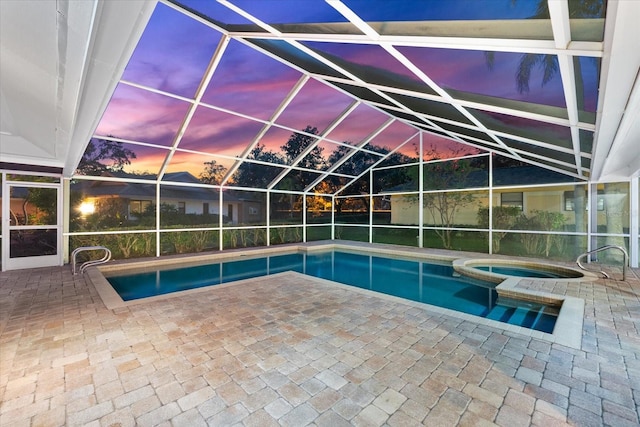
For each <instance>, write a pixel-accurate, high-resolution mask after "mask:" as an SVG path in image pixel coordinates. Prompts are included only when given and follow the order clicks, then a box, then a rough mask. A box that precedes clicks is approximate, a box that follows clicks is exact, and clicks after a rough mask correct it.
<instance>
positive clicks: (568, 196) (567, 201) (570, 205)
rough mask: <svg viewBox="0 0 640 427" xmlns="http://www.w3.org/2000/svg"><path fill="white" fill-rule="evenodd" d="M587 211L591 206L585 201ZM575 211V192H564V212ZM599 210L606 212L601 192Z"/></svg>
mask: <svg viewBox="0 0 640 427" xmlns="http://www.w3.org/2000/svg"><path fill="white" fill-rule="evenodd" d="M584 203H585V210H589V205H588V204H587V201H586V199H585V202H584ZM574 209H575V200H574V193H573V191H565V192H564V210H565V211H573V210H574ZM598 210H599V211H603V210H604V197H603V195H602V192H601V191H598Z"/></svg>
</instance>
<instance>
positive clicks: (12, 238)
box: [2, 181, 62, 271]
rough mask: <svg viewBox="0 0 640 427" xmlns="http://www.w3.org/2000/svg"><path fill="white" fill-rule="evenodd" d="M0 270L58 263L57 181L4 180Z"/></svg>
mask: <svg viewBox="0 0 640 427" xmlns="http://www.w3.org/2000/svg"><path fill="white" fill-rule="evenodd" d="M2 190H3V191H2V194H3V195H4V197H3V198H2V219H3V221H2V236H3V238H2V270H3V271H6V270H17V269H21V268H37V267H50V266H54V265H62V227H61V225H60V223H61V219H60V218H61V216H62V215H61V212H60V211H61V209H60V206H61V205H62V203H61V199H60V198H61V186H60V184H59V183H42V182H26V181H14V182H11V181H4V182H3V189H2Z"/></svg>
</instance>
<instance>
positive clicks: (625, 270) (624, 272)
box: [576, 245, 629, 280]
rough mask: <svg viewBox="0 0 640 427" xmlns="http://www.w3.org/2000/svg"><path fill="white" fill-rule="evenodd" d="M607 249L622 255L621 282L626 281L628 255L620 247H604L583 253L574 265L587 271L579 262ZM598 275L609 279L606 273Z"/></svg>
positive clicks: (602, 272)
mask: <svg viewBox="0 0 640 427" xmlns="http://www.w3.org/2000/svg"><path fill="white" fill-rule="evenodd" d="M608 249H617V250H619V251H621V252H622V254H623V255H624V261H623V263H622V280H627V265H629V254H628V253H627V251H626V249H625V248H623V247H622V246H616V245H606V246H602V247H600V248H598V249H594V250H592V251H589V252H585V253H583V254H582V255H580V256H579V257H578V259H577V260H576V264H578V267H580V268H581V269H583V270H585V271H587V269H586V268H585V267H584V266H583V265H582V263H581V262H580V260H581V259H582V258H584V257H586V256H589V255H591V254H595V253H598V252H602V251H605V250H608ZM600 273H601V274H602V275H603V276H604V277H606V278H607V279H609V278H610V277H609V275H608V274H607V273H605V272H604V271H600Z"/></svg>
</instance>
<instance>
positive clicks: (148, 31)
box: [0, 0, 640, 269]
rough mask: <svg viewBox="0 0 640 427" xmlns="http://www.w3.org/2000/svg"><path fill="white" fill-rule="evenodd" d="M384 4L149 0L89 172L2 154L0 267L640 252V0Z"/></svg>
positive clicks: (87, 160) (92, 146) (99, 124)
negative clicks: (107, 252) (178, 258)
mask: <svg viewBox="0 0 640 427" xmlns="http://www.w3.org/2000/svg"><path fill="white" fill-rule="evenodd" d="M375 3H376V4H375V7H373V6H372V2H371V1H368V0H342V1H339V0H326V1H325V0H313V1H304V2H302V1H293V0H292V1H287V0H279V1H274V2H256V1H249V0H219V1H207V2H205V1H198V0H182V1H173V0H171V1H169V0H166V1H159V2H157V3H156V2H151V4H148V5H146V6H144V7H143V8H142V10H141V12H140V16H142V17H144V18H143V21H144V22H143V23H142V24H144V25H142V24H141V23H140V22H138V23H137V24H136V25H138V27H136V28H137V30H138V33H139V34H138V35H139V37H136V38H135V41H136V43H133V44H131V45H130V46H129V50H128V51H127V52H128V53H127V54H125V53H122V55H126V58H127V61H126V62H124V63H123V64H126V66H124V67H123V68H122V69H121V70H119V73H117V75H118V77H119V78H118V79H115V80H113V83H112V84H111V85H110V90H111V91H110V92H109V96H108V97H107V99H105V102H104V104H103V105H102V107H101V108H96V113H100V114H99V115H97V116H96V118H95V119H94V122H95V126H93V128H92V129H95V130H92V133H91V134H90V135H89V137H90V138H88V139H89V141H88V142H87V141H86V140H85V142H84V145H83V146H82V150H80V151H78V152H77V154H76V157H77V158H76V159H75V161H73V162H72V163H73V167H72V168H70V167H69V161H68V159H67V160H65V162H66V163H65V166H64V167H63V168H62V170H60V171H57V170H55V168H42V169H40V170H37V169H34V168H33V167H30V168H23V169H21V168H19V167H18V163H19V162H13V163H11V164H12V165H13V166H11V164H9V163H5V162H6V159H8V157H6V158H5V159H4V160H3V163H2V165H0V166H1V167H2V169H3V171H4V172H3V173H2V184H3V185H2V189H3V193H2V196H3V197H2V200H3V209H2V215H3V218H5V219H8V221H3V228H2V241H3V246H2V253H3V260H2V266H3V269H10V268H23V267H26V266H30V265H33V264H30V263H31V261H30V260H31V259H33V258H34V257H41V256H44V257H48V258H46V259H47V260H48V261H46V262H45V264H46V263H53V264H54V265H55V264H56V263H61V262H63V260H68V255H69V253H70V252H71V251H72V250H73V249H75V248H77V247H80V246H95V245H104V246H106V247H108V248H110V249H111V251H112V252H113V254H114V257H115V258H117V259H127V258H136V257H154V256H155V257H157V256H162V255H169V254H184V253H198V252H204V251H218V250H226V249H232V248H244V247H255V246H269V245H278V244H285V243H294V242H310V241H318V240H352V241H362V242H370V243H391V244H399V245H405V246H414V247H420V248H438V249H451V250H459V251H474V252H482V253H492V254H496V253H499V254H505V255H517V256H531V257H544V258H549V259H554V260H560V261H574V260H575V259H576V257H577V256H578V255H580V254H581V253H583V252H586V251H588V250H591V249H594V248H597V247H600V246H603V245H616V246H621V247H624V248H625V249H626V250H627V251H628V252H629V253H630V255H631V264H632V265H633V266H634V267H637V266H638V261H639V259H640V253H639V251H638V246H639V242H640V238H639V233H640V224H639V222H638V206H639V199H640V189H639V185H638V171H639V170H640V169H639V168H638V167H637V166H638V160H637V156H638V151H637V150H638V148H637V147H638V144H640V141H639V140H637V139H635V135H636V134H637V133H636V132H635V130H636V128H637V125H636V124H635V122H625V120H637V119H633V116H634V115H633V114H632V113H633V112H634V111H635V113H638V111H637V110H638V105H639V102H638V98H639V97H640V95H639V94H638V92H640V91H638V88H637V85H638V83H637V82H636V81H635V80H634V79H633V78H631V77H629V75H632V74H633V73H632V72H633V69H634V67H635V71H636V72H637V65H638V60H637V56H638V54H637V53H633V54H630V55H626V54H625V55H624V56H626V57H629V59H628V61H626V63H625V61H620V63H619V64H618V63H616V64H614V63H613V62H612V61H611V57H612V55H613V56H615V55H614V54H619V53H620V52H626V49H629V47H630V46H632V45H633V41H632V39H633V37H630V38H631V41H629V40H626V39H625V40H626V41H622V42H620V41H619V38H620V37H623V38H624V37H626V36H628V35H629V34H630V33H625V31H627V32H628V31H629V28H628V27H625V26H624V25H623V24H621V22H624V19H631V18H632V17H633V16H634V15H635V16H636V17H637V15H636V14H637V13H638V8H637V7H635V6H634V5H628V4H627V3H629V2H616V1H609V2H607V1H605V0H589V1H560V0H559V1H549V2H547V1H543V0H533V1H524V0H518V1H517V2H513V1H510V0H495V1H492V2H477V1H467V0H448V1H446V2H445V1H401V2H388V1H387V2H375ZM110 7H112V6H110ZM627 15H630V17H627V18H623V16H627ZM630 35H631V36H633V34H630ZM616 37H618V38H616ZM628 38H629V37H627V39H628ZM614 40H615V41H616V43H617V44H616V43H614ZM636 44H637V40H636ZM634 55H635V58H634ZM616 57H617V56H616ZM634 61H635V62H634ZM116 71H117V70H116ZM625 76H626V77H625ZM623 77H624V78H623ZM625 79H626V81H628V82H629V85H628V87H627V89H626V92H625V93H626V95H625V96H624V97H622V96H616V94H615V93H612V92H609V88H612V87H613V88H615V87H617V86H616V85H623V84H624V81H625ZM634 85H636V86H635V90H632V89H633V87H634ZM618 95H619V94H618ZM107 101H108V102H107ZM607 108H610V109H611V111H615V112H616V113H612V114H610V115H607V114H603V111H604V110H605V109H607ZM625 110H626V111H627V113H625V114H622V113H618V112H619V111H625ZM636 115H637V114H636ZM98 117H101V119H99V120H98V119H97V118H98ZM625 129H626V130H625ZM622 131H624V134H619V133H616V132H622ZM625 153H627V154H625ZM634 156H635V157H634ZM68 157H69V158H73V153H70V154H69V156H68ZM43 242H45V243H46V244H45V243H43ZM41 243H42V244H41ZM38 245H40V246H38ZM43 245H44V246H43ZM34 247H38V248H41V247H46V248H47V249H46V250H44V252H43V251H42V250H40V249H38V250H35V253H34ZM43 259H44V258H43ZM603 261H605V262H607V261H612V262H616V263H618V262H619V258H617V259H612V260H608V259H603Z"/></svg>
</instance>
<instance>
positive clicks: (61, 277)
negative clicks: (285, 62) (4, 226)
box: [0, 266, 640, 427]
mask: <svg viewBox="0 0 640 427" xmlns="http://www.w3.org/2000/svg"><path fill="white" fill-rule="evenodd" d="M525 286H527V287H528V288H531V289H537V290H542V289H543V288H544V290H545V291H547V292H553V293H559V294H563V295H571V296H576V297H580V298H584V299H585V301H586V310H585V319H584V333H583V341H582V348H581V349H579V350H577V349H572V348H568V347H563V346H562V345H559V344H555V343H550V342H547V341H544V340H540V339H537V338H533V337H529V336H523V335H520V334H517V333H513V332H507V331H504V330H502V329H500V328H493V327H491V326H486V325H482V324H480V323H476V322H473V321H468V320H463V319H460V318H458V317H456V316H451V315H447V314H442V313H439V312H437V311H434V310H430V309H429V307H428V306H425V307H424V308H421V307H416V305H415V304H405V303H403V302H401V301H397V300H389V299H387V298H384V297H381V296H379V295H376V294H373V293H368V292H362V291H355V290H353V289H350V288H348V287H344V286H341V285H332V284H328V283H326V282H324V281H319V280H316V279H313V278H307V277H304V276H301V275H297V274H290V275H287V274H285V275H280V276H277V277H269V278H261V279H256V280H252V281H247V282H243V283H242V284H238V285H233V286H228V287H223V288H220V289H216V288H214V289H210V290H207V291H205V292H199V293H194V294H189V295H183V296H179V297H175V298H169V299H164V300H160V301H152V302H144V303H141V304H137V305H133V306H129V307H125V308H121V309H116V310H108V309H107V308H106V307H105V306H104V304H103V303H102V300H101V299H100V297H99V295H98V294H97V292H96V290H95V288H94V287H93V285H92V284H91V283H88V281H85V278H84V277H83V276H73V275H72V274H71V269H70V267H69V266H64V267H55V268H42V269H32V270H23V271H15V272H6V273H0V304H1V309H0V425H2V426H22V425H24V426H62V425H67V426H74V425H82V426H114V427H115V426H133V425H139V426H147V425H149V426H150V425H162V426H198V425H215V426H225V425H238V426H271V425H273V426H277V425H282V426H304V425H318V426H341V425H356V426H382V425H388V426H415V425H420V424H425V425H432V426H448V425H473V426H477V425H494V424H495V425H501V426H509V427H511V426H519V425H522V426H528V425H540V426H545V427H549V426H554V425H576V426H600V425H611V426H616V427H618V426H637V425H638V424H639V416H640V414H639V410H638V403H640V360H639V359H640V334H639V329H640V280H639V279H638V271H637V270H636V271H631V272H630V274H629V277H628V279H627V281H626V282H620V281H614V280H604V279H603V280H598V281H596V282H589V283H571V284H568V285H567V284H563V283H561V282H558V283H551V284H549V282H548V281H547V282H545V283H544V284H542V283H537V282H535V281H531V282H530V283H526V284H525Z"/></svg>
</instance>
